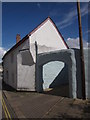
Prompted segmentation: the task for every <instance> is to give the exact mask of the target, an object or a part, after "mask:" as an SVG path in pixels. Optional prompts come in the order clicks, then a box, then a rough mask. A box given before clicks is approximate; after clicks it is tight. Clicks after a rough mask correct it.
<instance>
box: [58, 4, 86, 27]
mask: <svg viewBox="0 0 90 120" xmlns="http://www.w3.org/2000/svg"><path fill="white" fill-rule="evenodd" d="M80 11H81V17H83V16H85V15H86V14H88V5H87V4H85V5H84V6H82V7H81V10H80ZM77 18H78V15H77V9H76V8H72V9H70V11H69V13H67V14H64V16H63V19H62V21H59V22H57V23H56V25H57V26H58V27H60V28H61V29H62V28H65V27H67V26H69V25H71V24H73V23H74V21H75V20H76V19H77Z"/></svg>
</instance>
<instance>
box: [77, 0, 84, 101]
mask: <svg viewBox="0 0 90 120" xmlns="http://www.w3.org/2000/svg"><path fill="white" fill-rule="evenodd" d="M77 12H78V25H79V44H80V60H81V79H82V97H83V99H84V100H85V99H86V92H85V65H84V53H83V40H82V27H81V15H80V1H79V0H78V1H77Z"/></svg>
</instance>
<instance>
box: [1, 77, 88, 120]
mask: <svg viewBox="0 0 90 120" xmlns="http://www.w3.org/2000/svg"><path fill="white" fill-rule="evenodd" d="M1 88H2V78H1V77H0V119H1V118H3V119H5V118H6V119H7V120H12V119H13V118H16V119H20V118H25V119H27V118H28V119H29V118H42V119H44V118H69V119H71V118H90V101H87V100H86V101H83V100H79V99H76V100H74V99H71V98H67V97H62V96H60V95H59V96H58V95H51V94H48V93H47V94H46V93H37V92H17V91H15V90H10V88H9V86H6V87H5V88H6V89H5V88H3V91H2V90H1ZM1 101H2V102H1Z"/></svg>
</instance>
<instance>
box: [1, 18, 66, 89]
mask: <svg viewBox="0 0 90 120" xmlns="http://www.w3.org/2000/svg"><path fill="white" fill-rule="evenodd" d="M36 44H37V45H36ZM62 49H64V50H66V49H68V46H67V44H66V43H65V41H64V39H63V37H62V35H61V33H60V32H59V31H58V29H57V27H56V25H55V23H54V22H53V21H52V20H51V18H50V17H48V18H46V19H45V20H44V21H43V22H42V23H41V24H40V25H39V26H37V27H36V28H35V29H34V30H32V31H31V32H30V33H29V34H27V35H26V36H25V37H24V38H23V39H22V40H20V41H18V42H17V43H16V44H15V45H14V46H13V47H12V48H11V49H10V50H9V51H7V53H6V54H5V55H4V57H3V70H4V71H3V80H4V82H5V83H6V84H8V85H10V86H12V87H13V88H15V89H16V90H28V91H37V90H36V88H37V87H36V86H37V84H38V83H37V82H36V62H37V55H38V54H41V53H48V52H53V51H57V50H62ZM60 66H61V67H62V68H63V63H60ZM61 70H62V69H61Z"/></svg>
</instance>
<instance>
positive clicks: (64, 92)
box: [43, 64, 69, 97]
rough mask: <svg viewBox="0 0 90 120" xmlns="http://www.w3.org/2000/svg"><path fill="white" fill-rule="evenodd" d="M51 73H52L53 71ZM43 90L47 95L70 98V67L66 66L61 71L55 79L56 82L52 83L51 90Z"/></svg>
mask: <svg viewBox="0 0 90 120" xmlns="http://www.w3.org/2000/svg"><path fill="white" fill-rule="evenodd" d="M49 71H52V69H51V70H49ZM43 79H44V78H43ZM49 79H50V78H49ZM44 81H45V80H44ZM47 82H48V81H47V80H46V81H45V83H46V84H47ZM45 83H44V84H45ZM43 90H44V93H45V94H51V95H56V96H63V97H69V79H68V66H67V65H66V64H65V65H64V67H63V68H62V69H61V71H60V72H59V74H58V75H57V76H56V77H55V78H54V80H52V82H51V83H50V85H49V88H48V89H43Z"/></svg>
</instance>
